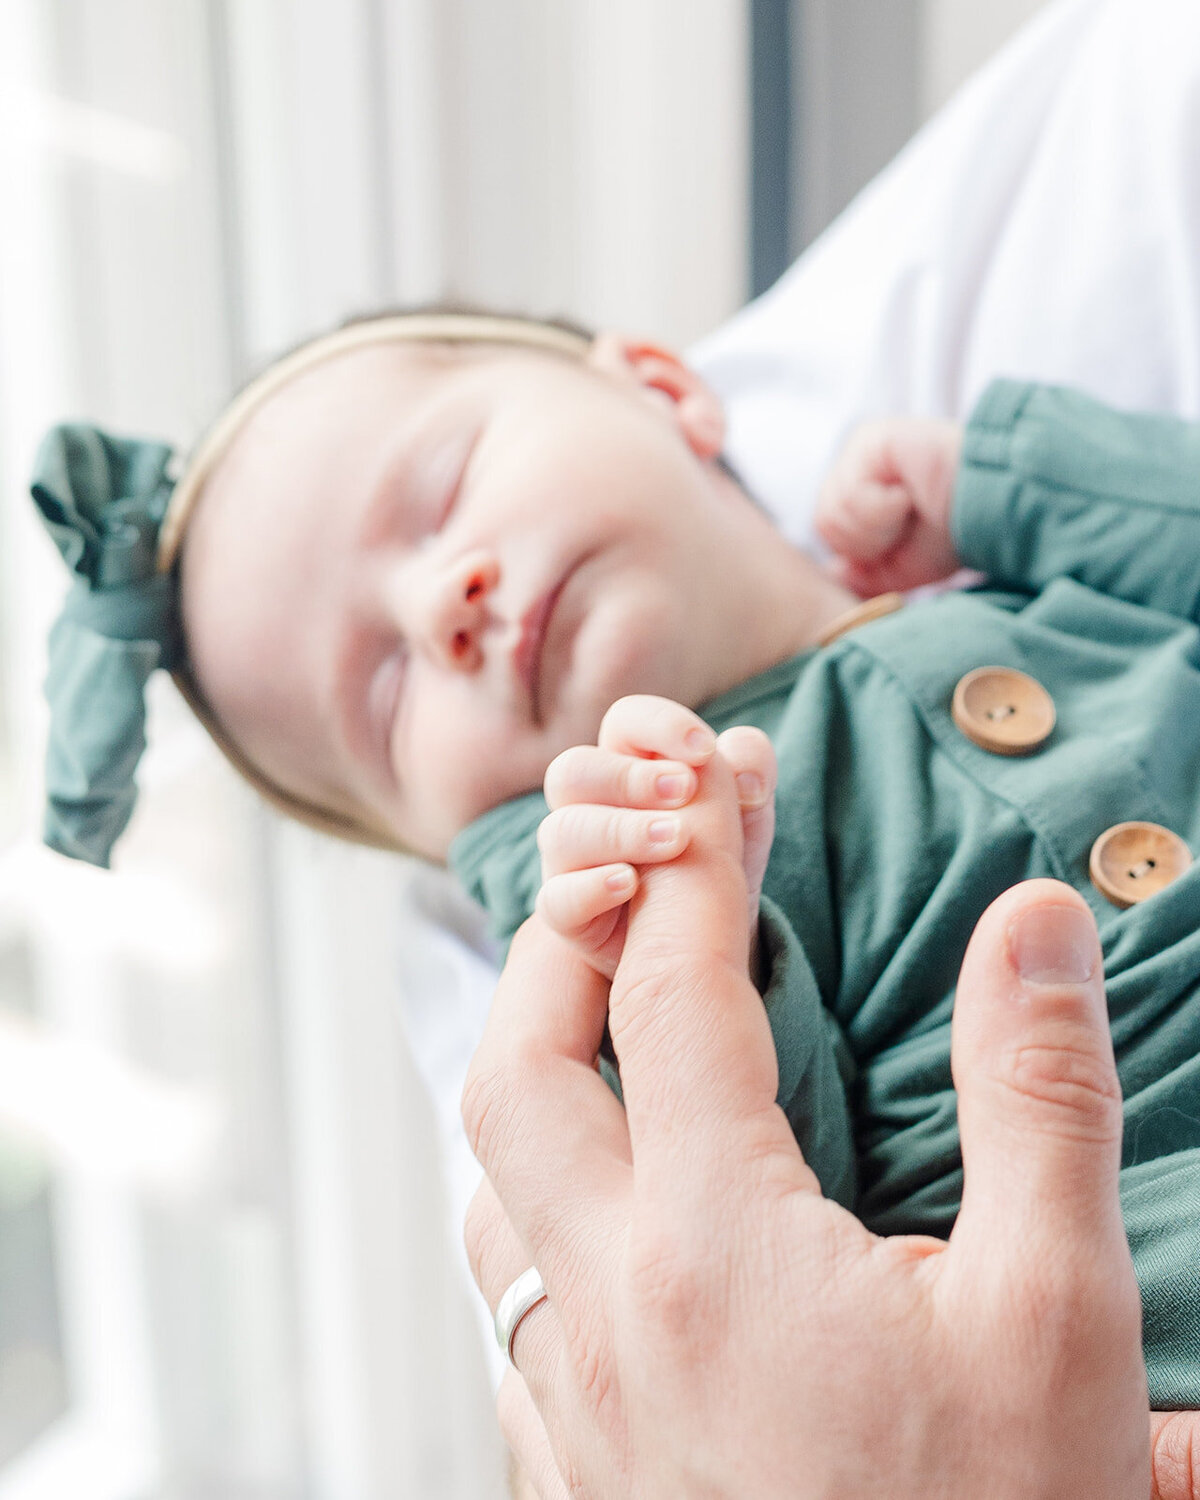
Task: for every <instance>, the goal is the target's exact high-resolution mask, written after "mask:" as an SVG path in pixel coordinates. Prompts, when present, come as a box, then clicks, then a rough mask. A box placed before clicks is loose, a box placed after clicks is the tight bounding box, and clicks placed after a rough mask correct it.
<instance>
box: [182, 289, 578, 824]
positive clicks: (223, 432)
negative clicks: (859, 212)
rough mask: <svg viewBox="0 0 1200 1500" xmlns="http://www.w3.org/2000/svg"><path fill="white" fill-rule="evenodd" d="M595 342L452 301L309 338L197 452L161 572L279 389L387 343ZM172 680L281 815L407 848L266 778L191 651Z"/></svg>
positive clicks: (229, 410) (539, 321)
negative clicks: (219, 471) (232, 730)
mask: <svg viewBox="0 0 1200 1500" xmlns="http://www.w3.org/2000/svg"><path fill="white" fill-rule="evenodd" d="M592 340H593V334H592V333H591V332H590V331H589V330H587V329H585V328H583V327H582V326H581V325H579V324H577V323H574V322H572V321H570V320H569V319H565V318H531V317H526V316H520V315H516V316H508V315H503V314H497V313H494V312H484V311H480V310H479V309H477V308H472V307H469V306H463V305H459V304H453V303H449V304H448V303H439V304H436V305H434V306H431V307H418V308H410V309H403V310H401V311H396V312H391V311H388V312H375V313H369V314H366V315H362V316H358V317H353V318H350V319H348V320H347V321H346V322H344V323H343V324H341V325H340V326H339V327H337V328H335V329H333V330H332V331H331V332H329V333H324V334H319V335H318V336H317V337H315V338H311V339H306V340H304V342H303V343H301V344H299V345H297V346H296V347H294V348H293V349H291V350H289V351H288V352H286V353H285V354H283V355H282V356H280V357H279V358H278V359H276V360H274V361H273V362H272V363H271V364H270V365H268V366H267V368H266V369H265V370H263V371H262V372H261V373H260V374H259V375H257V376H255V377H254V378H253V379H252V380H251V381H250V382H249V384H248V385H246V386H245V387H243V389H242V390H241V391H239V392H238V394H237V395H236V396H235V397H234V398H233V400H232V401H231V403H230V404H229V406H227V407H226V409H225V410H224V412H222V414H221V415H220V416H219V417H218V419H217V420H216V422H215V423H214V424H213V425H212V427H211V428H209V430H208V431H207V432H206V433H205V434H204V436H203V437H202V438H201V439H200V441H199V442H198V443H197V445H196V447H195V448H194V449H193V451H192V453H191V455H190V456H189V458H188V460H187V462H186V464H185V465H184V468H183V472H182V475H181V477H180V479H179V482H178V484H177V485H176V487H175V490H174V493H173V494H172V496H171V501H170V504H169V506H168V508H167V513H166V515H165V517H164V518H163V524H162V530H161V532H160V534H159V546H158V570H159V572H160V573H171V572H176V573H177V572H178V568H179V560H180V553H181V550H182V547H183V544H184V538H185V535H186V532H187V527H188V523H189V521H190V518H191V517H192V515H193V514H194V513H195V508H196V504H197V502H198V501H199V499H200V497H201V495H202V494H203V491H204V486H205V484H206V483H207V481H208V479H209V477H210V476H211V474H212V472H213V470H214V469H215V467H216V466H217V464H218V463H219V462H220V460H221V459H222V458H223V457H224V456H225V454H226V453H227V452H228V451H229V449H230V447H231V446H232V444H233V442H234V441H235V439H236V438H237V437H238V435H239V434H240V433H241V432H242V430H243V429H244V427H245V425H246V423H247V422H248V421H249V420H250V418H251V417H252V416H253V415H254V413H255V412H257V411H258V410H259V408H260V407H261V406H262V405H263V404H264V403H265V402H266V401H267V400H268V399H269V398H270V397H271V396H273V395H274V394H275V392H276V391H278V390H280V389H282V387H283V386H285V385H287V384H288V383H289V382H291V381H292V380H294V379H296V378H297V377H298V376H299V375H302V374H303V373H305V372H306V371H307V370H310V369H312V368H313V367H314V366H316V365H319V364H322V363H324V361H325V360H327V359H333V358H335V357H337V356H338V355H341V354H345V353H349V352H350V351H352V350H355V349H366V348H372V347H378V346H380V345H383V344H389V343H420V344H452V345H458V346H468V345H492V346H501V347H504V346H507V347H513V348H527V349H538V350H542V351H544V352H546V353H548V354H554V355H558V356H559V357H565V358H569V359H574V360H582V359H583V358H584V356H585V355H586V354H587V352H588V350H589V349H590V347H591V344H592ZM172 675H173V677H174V679H175V683H176V686H177V687H178V688H179V690H180V692H181V693H182V694H183V697H184V698H185V699H186V700H187V702H188V704H189V705H190V707H191V709H192V711H193V712H194V713H195V715H196V717H197V718H198V719H199V720H200V722H201V724H203V725H204V727H205V729H206V730H207V731H208V733H209V735H210V736H211V738H212V740H213V741H214V743H215V744H216V745H217V747H218V748H219V749H220V750H221V752H222V753H223V754H224V756H225V757H226V759H227V760H228V761H229V762H230V764H231V765H232V766H233V767H234V769H235V770H236V771H238V772H239V773H240V775H241V776H242V777H243V778H244V779H245V780H246V781H248V782H249V783H250V784H251V786H253V787H254V788H255V790H256V791H257V792H258V793H259V794H260V795H261V796H262V797H263V798H264V799H265V800H266V801H267V802H269V803H270V804H271V805H272V806H273V807H274V808H276V809H277V810H278V811H279V812H282V813H284V814H286V816H288V817H290V818H294V819H296V820H297V821H298V822H301V823H305V824H307V825H308V826H309V827H310V828H315V829H317V830H319V831H320V832H322V833H327V834H331V835H333V836H334V837H335V838H340V839H345V840H348V841H350V842H352V843H358V844H369V845H371V846H373V847H375V848H380V849H391V850H401V851H403V850H404V845H403V844H402V843H401V842H400V841H399V840H398V839H397V838H396V837H395V835H394V834H393V833H391V832H389V831H388V830H387V829H386V828H382V827H376V826H373V825H371V824H369V823H367V822H366V821H365V820H360V819H358V818H355V817H352V816H350V815H347V814H345V813H341V812H335V811H334V810H333V809H332V808H327V807H321V806H320V805H319V804H317V803H315V802H309V801H307V800H305V799H304V798H301V797H297V796H296V795H294V794H293V793H292V792H289V791H287V790H286V789H285V788H284V787H282V786H279V785H278V784H277V783H276V782H275V781H273V780H272V779H271V778H270V777H268V776H267V775H266V774H265V773H264V772H263V771H262V770H261V769H260V768H259V767H258V766H257V765H255V763H254V762H253V761H252V760H250V758H249V757H248V756H247V755H245V753H244V752H243V751H242V750H241V749H240V747H239V746H238V745H237V744H236V743H235V742H234V741H233V739H232V738H231V737H230V736H229V735H228V734H226V732H225V730H224V728H223V727H222V725H221V722H220V720H219V719H218V718H217V716H216V714H215V713H214V712H213V710H212V708H211V707H210V706H209V704H208V702H207V700H206V699H205V697H204V694H203V693H202V692H201V690H200V687H199V684H198V683H197V682H196V680H195V678H194V676H193V675H192V672H191V671H190V669H189V667H188V664H187V655H186V650H185V652H184V659H183V663H182V665H181V666H179V667H178V668H177V669H176V670H175V671H174V672H173V674H172Z"/></svg>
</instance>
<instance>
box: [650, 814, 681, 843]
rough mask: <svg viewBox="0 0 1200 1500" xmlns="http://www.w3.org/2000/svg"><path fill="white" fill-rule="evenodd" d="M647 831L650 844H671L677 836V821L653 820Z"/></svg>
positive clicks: (666, 819)
mask: <svg viewBox="0 0 1200 1500" xmlns="http://www.w3.org/2000/svg"><path fill="white" fill-rule="evenodd" d="M648 831H649V836H650V842H651V843H652V844H673V843H674V842H675V839H676V838H677V837H678V834H679V819H678V818H655V820H654V822H653V823H651V825H650V828H649V830H648Z"/></svg>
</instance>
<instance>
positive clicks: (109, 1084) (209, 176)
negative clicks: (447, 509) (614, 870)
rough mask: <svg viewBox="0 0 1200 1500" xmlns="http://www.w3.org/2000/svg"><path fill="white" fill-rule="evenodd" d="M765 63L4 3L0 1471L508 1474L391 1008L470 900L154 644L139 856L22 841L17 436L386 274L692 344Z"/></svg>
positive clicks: (142, 414) (728, 32)
mask: <svg viewBox="0 0 1200 1500" xmlns="http://www.w3.org/2000/svg"><path fill="white" fill-rule="evenodd" d="M745 77H746V60H745V16H744V7H743V4H742V3H741V0H656V3H654V4H653V5H647V4H645V3H644V0H570V3H563V0H504V3H502V4H497V3H496V0H339V3H338V4H336V5H334V4H330V3H329V0H171V4H169V5H163V4H161V3H158V0H5V4H4V5H3V6H0V190H2V192H3V199H2V201H3V205H4V229H3V232H2V233H0V479H2V484H3V505H2V507H0V568H3V587H2V596H0V787H2V788H3V801H2V804H0V1500H32V1497H39V1500H40V1497H47V1500H49V1497H54V1500H59V1497H61V1496H64V1495H87V1496H88V1497H89V1500H106V1497H112V1500H133V1497H163V1500H165V1497H168V1496H169V1497H172V1500H173V1497H188V1500H193V1497H194V1500H201V1497H203V1500H209V1497H212V1500H216V1497H221V1500H230V1497H232V1500H237V1497H243V1496H244V1497H256V1500H257V1497H263V1500H266V1497H271V1500H275V1497H279V1500H283V1497H288V1500H292V1497H296V1500H299V1497H301V1496H305V1497H319V1500H325V1497H339V1500H340V1497H345V1500H371V1497H376V1496H378V1497H384V1496H388V1497H391V1496H397V1495H412V1496H421V1497H428V1500H467V1497H471V1500H484V1497H487V1496H491V1495H500V1494H501V1493H502V1492H503V1477H502V1476H503V1456H502V1446H501V1444H500V1442H499V1438H498V1435H497V1433H496V1431H495V1426H494V1420H493V1417H492V1409H491V1397H490V1392H489V1389H488V1382H487V1379H486V1376H485V1373H484V1368H483V1363H482V1360H481V1356H480V1347H479V1340H478V1324H477V1319H476V1315H475V1313H474V1311H473V1310H472V1309H471V1307H470V1306H469V1304H468V1300H467V1294H466V1292H465V1290H464V1287H463V1282H462V1278H461V1276H460V1274H459V1260H460V1257H461V1251H460V1249H459V1247H458V1244H457V1237H456V1235H455V1233H454V1232H453V1231H452V1230H451V1229H449V1228H448V1227H447V1224H446V1222H445V1221H446V1218H447V1214H446V1211H445V1204H444V1199H443V1196H442V1192H441V1188H440V1184H439V1179H438V1171H437V1163H436V1158H435V1150H434V1145H433V1139H434V1132H433V1117H432V1112H431V1110H430V1106H429V1103H428V1101H427V1100H426V1099H425V1097H424V1095H423V1093H422V1089H421V1086H420V1084H419V1081H418V1080H417V1078H416V1076H415V1073H414V1071H413V1068H412V1065H411V1063H410V1062H409V1059H408V1055H407V1052H406V1047H405V1036H404V1028H403V1025H402V1020H401V1016H402V1011H403V1007H404V1003H405V1002H407V1003H408V1007H409V1009H410V1010H411V1009H412V1008H413V1000H414V997H416V998H417V999H419V1001H420V1003H421V1005H422V1006H423V1007H424V1009H425V1011H426V1012H427V1013H428V1012H432V1013H433V1014H434V1017H435V1019H436V1006H437V992H438V982H439V980H438V976H439V973H440V970H439V962H438V948H437V942H438V939H437V929H436V928H435V927H433V926H432V925H431V924H430V923H429V922H428V920H427V919H426V918H425V917H423V916H422V915H421V910H420V908H422V907H423V908H425V909H429V908H430V907H434V908H439V909H442V910H444V909H445V906H446V903H447V902H449V901H451V900H452V898H451V897H450V896H449V895H448V893H447V892H446V890H445V889H444V888H443V887H442V885H441V884H440V883H439V881H438V879H437V877H436V876H433V875H430V874H428V873H418V872H416V871H415V870H414V869H413V868H412V867H410V866H409V865H407V864H406V863H405V862H404V861H401V860H398V859H391V858H384V857H381V856H378V855H374V854H367V853H363V852H361V851H356V850H348V849H341V848H337V847H335V846H333V845H330V844H327V843H324V842H322V841H321V840H319V839H317V838H316V837H314V836H311V835H309V834H307V833H305V832H304V831H302V830H299V829H296V828H285V827H283V826H281V825H280V824H279V823H278V822H277V821H276V820H274V819H273V818H272V817H270V816H268V815H267V814H266V813H264V812H263V811H262V810H261V809H260V808H259V807H258V806H257V805H256V803H255V801H254V799H253V797H252V796H251V794H249V793H248V792H246V791H245V790H244V789H242V788H241V787H240V786H239V785H238V784H237V783H236V782H235V780H234V779H233V777H232V776H231V775H230V774H229V773H228V772H227V771H226V769H225V768H224V766H223V764H222V763H221V762H220V761H219V759H218V757H217V756H216V755H215V754H214V752H213V751H212V750H211V749H210V747H209V746H208V745H207V743H206V741H205V740H204V737H203V735H202V734H201V733H200V732H199V731H198V730H197V729H196V728H195V726H194V725H192V724H191V723H190V722H189V720H188V717H187V715H186V712H185V711H184V710H183V708H182V706H181V705H180V703H179V702H178V700H177V699H176V697H175V695H174V693H173V691H172V690H171V688H170V686H169V685H168V684H165V683H164V684H161V685H159V691H157V692H156V693H155V696H154V701H153V704H152V749H151V752H150V754H149V755H148V757H147V759H146V762H145V765H144V769H143V772H142V775H141V783H142V794H143V795H142V803H141V806H140V809H139V812H138V815H137V818H136V820H135V823H134V826H133V828H132V830H131V833H130V835H129V837H128V839H127V841H126V843H125V844H124V846H123V847H122V850H121V852H120V855H119V858H118V867H117V870H116V871H115V872H114V873H113V874H111V875H106V874H103V873H100V872H96V871H92V870H87V869H83V868H77V867H74V866H72V865H70V864H68V863H67V862H65V861H62V860H59V859H57V858H56V857H54V856H51V855H50V854H48V853H46V852H45V851H44V850H42V849H41V848H40V847H39V846H38V843H37V836H36V834H37V821H38V811H37V803H38V794H39V784H38V778H39V773H38V764H39V760H40V753H41V751H40V747H41V744H42V741H43V738H44V732H45V724H44V717H43V710H42V708H41V703H40V678H41V674H42V670H43V665H44V663H43V655H42V644H41V643H42V640H43V638H44V633H45V628H46V625H47V623H48V621H49V618H50V617H51V615H52V613H53V610H54V608H55V605H56V602H57V599H58V597H59V596H60V594H61V588H62V574H61V570H60V569H59V567H58V565H57V562H56V559H55V558H54V556H53V554H52V550H51V549H50V547H49V545H48V544H47V543H46V541H45V539H44V538H43V537H42V536H41V535H40V534H38V532H37V528H36V526H35V525H34V523H33V521H32V520H31V517H30V514H29V507H28V502H27V500H26V499H25V497H24V493H23V491H24V484H25V480H26V476H27V474H28V470H29V466H30V463H31V459H32V453H33V447H34V444H35V442H36V437H37V435H38V434H39V432H40V431H41V430H42V429H43V428H44V427H45V426H46V425H47V424H48V423H49V422H51V421H52V420H55V419H57V418H60V417H63V416H68V415H73V416H80V417H86V418H88V419H92V420H96V421H99V422H102V423H104V424H108V425H111V426H113V427H115V428H117V429H119V430H124V431H128V432H144V433H150V434H155V435H165V436H168V437H170V438H172V439H174V440H176V441H178V442H179V443H181V444H184V445H186V444H187V443H188V442H190V441H191V440H192V439H193V438H194V437H195V436H196V434H197V433H198V432H199V431H200V430H201V429H202V428H203V426H204V425H205V423H206V422H207V421H209V420H210V419H211V417H212V416H213V415H214V414H215V412H216V411H217V410H218V409H219V407H220V406H221V404H222V402H223V401H224V399H225V398H226V397H227V395H228V394H229V392H230V391H231V390H232V389H233V388H234V387H235V386H236V385H237V384H238V383H239V382H240V381H242V380H243V379H245V378H246V377H247V376H248V375H249V374H250V373H252V372H253V371H254V370H255V369H256V368H258V367H259V366H260V365H261V364H262V363H263V362H264V361H265V360H266V359H268V358H269V357H270V355H271V354H272V353H274V352H275V351H277V350H278V349H280V348H282V347H284V346H286V345H288V344H290V343H292V342H294V341H296V340H297V339H299V338H302V337H304V336H305V335H307V334H309V333H311V332H313V331H315V330H317V329H320V328H322V327H324V326H327V325H328V324H330V323H332V322H334V321H336V320H337V319H340V318H341V317H344V316H346V315H347V314H349V313H352V312H356V311H361V310H364V309H368V308H371V307H375V306H378V305H380V304H384V303H404V302H409V301H420V300H424V299H426V298H430V297H437V296H445V295H451V296H459V297H468V298H473V299H478V300H481V301H485V302H490V303H495V304H498V305H500V306H503V307H508V308H515V309H526V310H530V311H534V312H565V313H570V314H574V315H575V316H577V317H581V318H583V319H586V320H592V321H597V322H608V321H615V322H617V323H619V324H621V325H624V326H629V327H634V328H638V329H640V330H644V331H645V332H646V333H647V334H649V335H652V336H657V337H660V338H663V339H667V340H675V341H679V342H686V341H687V340H689V339H691V338H692V337H694V336H696V335H698V334H700V333H702V332H703V331H705V330H706V329H708V328H709V327H711V326H712V325H713V324H715V323H716V322H718V321H719V320H720V319H721V318H722V317H723V316H724V315H725V314H727V313H728V312H730V311H732V310H733V308H734V307H736V306H737V305H738V303H739V302H740V300H741V296H742V289H743V285H744V265H743V248H742V247H743V241H744V228H743V226H744V219H745V182H744V177H745V166H744V162H745V133H746V132H745V122H744V114H745ZM414 889H415V890H416V893H417V895H418V896H419V898H420V899H419V901H415V900H413V899H412V895H413V892H414ZM458 915H459V917H460V919H461V918H462V913H461V912H459V914H458Z"/></svg>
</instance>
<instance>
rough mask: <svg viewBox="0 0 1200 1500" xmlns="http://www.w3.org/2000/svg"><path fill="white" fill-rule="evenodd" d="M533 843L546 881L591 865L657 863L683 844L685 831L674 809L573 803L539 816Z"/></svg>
mask: <svg viewBox="0 0 1200 1500" xmlns="http://www.w3.org/2000/svg"><path fill="white" fill-rule="evenodd" d="M537 841H538V849H539V850H540V851H541V856H542V879H543V880H549V879H550V878H551V877H552V876H555V875H562V874H564V873H565V872H567V871H569V870H585V869H588V868H589V867H591V866H595V865H611V864H630V865H649V864H661V863H662V862H663V861H664V860H670V859H674V858H675V857H676V856H677V855H679V854H681V853H682V852H683V850H684V849H686V848H687V844H688V835H687V830H686V829H685V827H684V824H683V819H682V818H680V817H679V816H678V814H675V813H655V812H642V811H638V810H635V809H632V808H625V807H595V806H592V805H590V804H586V803H574V804H571V805H570V806H567V807H560V808H556V809H555V811H554V812H552V813H549V814H547V816H546V817H545V818H543V819H542V823H541V827H540V828H539V829H538V835H537Z"/></svg>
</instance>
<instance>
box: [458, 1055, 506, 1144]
mask: <svg viewBox="0 0 1200 1500" xmlns="http://www.w3.org/2000/svg"><path fill="white" fill-rule="evenodd" d="M511 1081H512V1080H511V1079H510V1078H509V1076H508V1073H507V1070H506V1069H504V1068H502V1067H499V1066H496V1065H495V1064H491V1063H480V1062H479V1061H478V1059H477V1060H476V1062H475V1063H474V1064H473V1065H472V1067H471V1069H470V1071H469V1072H468V1073H467V1081H466V1083H465V1084H464V1085H463V1092H462V1104H461V1112H462V1122H463V1128H464V1129H465V1131H466V1133H467V1142H468V1144H469V1145H470V1147H471V1150H472V1151H473V1152H474V1153H475V1156H476V1158H477V1160H479V1161H480V1162H482V1163H483V1165H484V1166H485V1167H486V1166H487V1164H488V1162H489V1161H491V1160H492V1159H493V1158H494V1156H495V1151H496V1143H497V1141H498V1140H499V1139H501V1138H502V1136H503V1132H504V1120H505V1116H506V1108H505V1105H506V1101H507V1099H508V1098H509V1095H510V1092H511V1090H510V1084H511Z"/></svg>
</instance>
